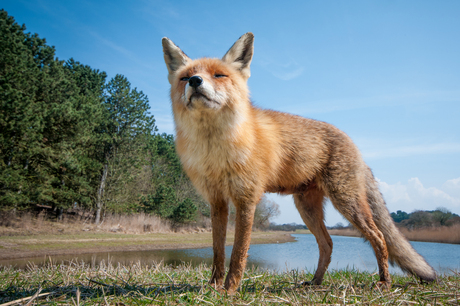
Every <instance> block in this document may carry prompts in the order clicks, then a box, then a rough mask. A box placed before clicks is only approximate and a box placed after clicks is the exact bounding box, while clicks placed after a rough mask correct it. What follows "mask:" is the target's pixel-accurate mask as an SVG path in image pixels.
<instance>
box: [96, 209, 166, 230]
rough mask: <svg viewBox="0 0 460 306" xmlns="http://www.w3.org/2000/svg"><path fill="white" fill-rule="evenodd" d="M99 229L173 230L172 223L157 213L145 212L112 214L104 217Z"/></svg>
mask: <svg viewBox="0 0 460 306" xmlns="http://www.w3.org/2000/svg"><path fill="white" fill-rule="evenodd" d="M96 228H97V229H100V230H103V231H110V232H123V233H129V234H141V233H167V232H171V231H172V226H171V223H170V222H169V221H168V220H164V219H161V218H160V217H157V216H155V215H147V214H144V213H139V214H132V215H120V214H110V215H106V216H105V217H104V220H103V221H102V222H101V224H100V225H98V226H96Z"/></svg>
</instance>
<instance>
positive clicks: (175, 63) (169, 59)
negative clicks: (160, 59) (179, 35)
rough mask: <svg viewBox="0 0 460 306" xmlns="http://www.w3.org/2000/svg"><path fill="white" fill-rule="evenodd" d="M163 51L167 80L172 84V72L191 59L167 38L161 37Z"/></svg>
mask: <svg viewBox="0 0 460 306" xmlns="http://www.w3.org/2000/svg"><path fill="white" fill-rule="evenodd" d="M161 43H162V44H163V53H164V57H165V63H166V67H168V72H169V75H168V80H169V83H170V84H172V81H173V77H174V73H175V72H176V71H177V70H178V69H179V68H180V67H182V66H184V65H186V64H187V63H188V62H189V61H191V59H190V58H189V57H188V56H187V55H186V54H185V53H184V52H183V51H182V50H181V49H180V48H179V47H178V46H176V45H175V44H174V43H173V42H172V41H171V40H170V39H169V38H167V37H163V39H162V40H161Z"/></svg>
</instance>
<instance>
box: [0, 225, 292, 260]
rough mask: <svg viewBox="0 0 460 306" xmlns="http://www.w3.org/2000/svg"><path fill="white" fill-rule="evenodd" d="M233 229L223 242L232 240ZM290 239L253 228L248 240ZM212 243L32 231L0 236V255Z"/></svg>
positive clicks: (196, 236) (198, 238)
mask: <svg viewBox="0 0 460 306" xmlns="http://www.w3.org/2000/svg"><path fill="white" fill-rule="evenodd" d="M233 236H234V233H233V232H229V233H228V238H227V244H228V245H230V244H233ZM288 241H294V238H293V237H292V236H291V235H290V234H289V233H285V232H259V231H257V232H253V233H252V239H251V243H252V244H258V243H277V242H279V243H282V242H288ZM210 246H212V236H211V233H210V232H194V233H174V232H170V233H149V234H124V233H106V232H80V233H75V234H51V235H47V234H34V235H25V236H18V235H15V236H0V259H11V258H25V257H34V256H43V255H66V254H84V253H97V252H110V251H140V250H158V249H185V248H200V247H210Z"/></svg>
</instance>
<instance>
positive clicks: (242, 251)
mask: <svg viewBox="0 0 460 306" xmlns="http://www.w3.org/2000/svg"><path fill="white" fill-rule="evenodd" d="M163 50H164V55H165V62H166V65H167V68H168V71H169V77H168V79H169V81H170V83H171V101H172V108H173V114H174V121H175V124H176V145H177V152H178V154H179V156H180V158H181V162H182V164H183V167H184V169H185V171H186V173H187V175H188V176H189V177H190V179H191V181H192V182H193V184H194V185H195V187H196V188H197V189H198V191H199V192H200V193H201V194H202V195H203V197H204V198H205V199H206V200H207V201H209V203H210V204H211V213H212V227H213V250H214V263H213V274H212V278H211V281H210V283H211V284H213V285H214V286H216V287H217V288H220V287H221V286H222V285H223V286H224V288H225V289H226V290H227V291H228V292H230V293H231V292H234V291H235V290H236V289H237V288H238V285H239V282H240V280H241V278H242V275H243V271H244V268H245V264H246V257H247V256H246V254H247V251H248V249H249V242H250V236H251V228H252V223H253V219H254V211H255V207H256V205H257V203H258V202H259V200H260V198H261V197H262V195H263V194H264V193H265V192H278V193H283V194H294V200H295V203H296V207H297V208H298V210H299V212H300V214H301V216H302V218H303V220H304V221H305V223H306V224H307V226H308V228H309V229H310V230H311V231H312V233H313V234H314V235H315V237H316V239H317V241H318V245H319V248H320V259H319V263H318V269H317V271H316V273H315V277H314V279H313V284H320V283H321V281H322V279H323V276H324V273H325V271H326V270H327V266H328V265H329V262H330V256H331V253H332V240H331V238H330V236H329V234H328V233H327V230H326V227H325V226H324V221H323V199H324V197H329V198H330V199H331V201H332V203H333V204H334V206H335V207H336V208H337V209H338V210H339V211H340V212H341V213H342V214H343V215H344V216H345V217H346V218H347V219H348V220H349V221H350V222H351V223H352V224H353V225H354V226H355V227H357V228H358V229H359V230H360V231H361V232H362V233H363V235H364V237H365V238H366V239H367V240H369V242H370V243H371V245H372V247H373V248H374V251H375V254H376V257H377V261H378V266H379V271H380V281H381V282H382V284H385V285H388V284H390V275H389V273H388V257H389V256H390V257H391V256H392V254H393V253H394V252H393V253H391V254H389V253H388V248H387V243H386V241H387V240H388V241H391V243H392V244H393V245H394V244H397V245H399V246H400V247H401V248H405V249H406V250H409V249H411V250H412V251H413V249H412V248H411V247H410V245H409V244H408V243H407V241H405V240H404V239H403V238H401V235H400V233H399V231H398V230H397V229H396V228H395V227H394V224H393V223H392V221H391V217H390V216H389V214H388V211H387V210H386V208H385V203H384V202H383V199H382V197H381V195H380V193H379V191H378V188H377V187H376V182H375V180H374V178H373V176H372V173H371V172H370V170H369V168H368V167H367V166H366V165H365V163H364V161H363V160H362V158H361V155H360V153H359V151H358V149H357V148H356V146H355V145H354V144H353V142H352V141H351V139H350V138H349V137H348V136H347V135H346V134H345V133H343V132H342V131H340V130H338V129H337V128H335V127H334V126H332V125H330V124H327V123H324V122H319V121H315V120H312V119H306V118H302V117H299V116H295V115H290V114H286V113H280V112H276V111H271V110H263V109H259V108H257V107H255V106H254V105H252V103H251V101H250V99H249V90H248V87H247V78H248V77H249V75H250V71H249V66H250V63H251V59H252V53H253V35H252V34H251V33H247V34H245V35H243V36H242V37H241V38H240V39H239V40H238V41H237V42H236V43H235V44H234V45H233V46H232V48H230V50H229V51H228V52H227V54H226V55H225V56H224V57H223V59H222V60H220V59H210V58H202V59H198V60H191V59H189V58H188V57H187V56H186V55H185V53H183V52H182V51H181V50H180V49H179V48H178V47H177V46H176V45H174V44H173V43H172V42H171V41H170V40H169V39H167V38H164V39H163ZM195 82H198V83H199V85H197V83H195ZM229 201H232V202H233V203H234V205H235V207H236V226H235V243H234V246H233V252H232V256H231V261H230V269H229V273H228V275H227V278H226V280H225V284H224V282H223V278H224V274H225V273H224V271H225V267H224V259H225V254H224V246H225V235H226V227H227V218H228V203H229ZM377 212H378V213H377ZM390 250H391V248H390ZM409 253H410V252H409ZM413 253H415V251H413ZM411 254H412V253H411ZM415 254H416V255H418V254H417V253H415ZM416 255H413V254H412V255H411V256H412V257H411V258H412V259H414V258H415V259H414V262H415V265H412V266H411V265H410V264H408V263H407V262H408V261H410V260H408V261H404V260H399V259H398V258H402V255H398V256H399V257H398V256H393V257H391V259H392V260H394V261H396V262H397V263H399V264H400V265H401V266H402V267H403V269H405V270H407V271H409V272H411V273H414V274H416V275H419V276H420V277H421V278H423V279H426V280H431V279H433V278H434V271H433V270H432V268H431V267H430V266H429V265H427V264H426V262H424V260H423V258H421V257H420V255H418V256H419V257H417V256H416ZM396 257H398V258H396ZM401 263H402V264H401Z"/></svg>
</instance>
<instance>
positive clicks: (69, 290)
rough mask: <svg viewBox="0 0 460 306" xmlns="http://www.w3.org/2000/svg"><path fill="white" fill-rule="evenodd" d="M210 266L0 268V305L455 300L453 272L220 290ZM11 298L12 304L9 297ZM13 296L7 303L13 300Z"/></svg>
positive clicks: (274, 281) (257, 275)
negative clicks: (386, 283) (384, 282)
mask: <svg viewBox="0 0 460 306" xmlns="http://www.w3.org/2000/svg"><path fill="white" fill-rule="evenodd" d="M210 274H211V269H210V267H208V266H205V265H202V266H199V267H195V268H193V267H191V266H190V265H187V264H184V265H181V266H179V267H177V268H172V267H170V266H164V265H163V264H161V263H160V264H152V265H151V266H141V265H139V264H134V265H132V266H126V267H125V266H120V265H119V266H112V265H110V264H104V262H102V263H101V264H100V265H98V266H96V267H91V266H89V265H84V264H81V263H76V262H70V263H68V264H66V265H54V264H52V263H49V264H48V265H47V266H45V267H42V268H38V267H36V266H30V267H29V268H28V269H26V270H25V271H22V270H21V271H17V270H13V269H10V268H3V269H1V270H0V303H1V304H2V305H13V304H17V303H21V304H26V303H28V302H31V301H32V300H33V301H32V302H33V303H35V304H37V305H56V304H67V305H96V304H98V305H118V306H121V305H151V304H154V305H184V304H185V305H249V304H251V305H261V304H263V305H279V304H286V305H305V304H310V305H312V304H357V303H363V304H398V305H401V304H402V305H413V304H415V305H418V304H431V305H435V304H446V305H458V304H459V302H460V275H459V274H458V273H457V274H454V275H450V276H441V277H440V278H439V280H438V281H437V282H434V283H431V284H423V285H422V284H420V283H418V282H417V280H416V279H414V278H412V277H403V276H398V275H394V276H393V285H392V287H391V288H390V289H389V290H383V291H381V290H380V289H377V288H375V286H374V284H375V282H376V281H377V280H378V276H377V275H375V274H369V273H360V272H357V271H338V272H332V273H327V275H326V277H325V279H324V282H323V284H322V286H314V287H304V286H302V285H301V283H302V282H303V281H305V280H310V279H311V278H312V275H311V274H310V273H306V272H304V271H286V272H285V273H272V272H266V271H261V270H258V269H257V268H252V269H248V270H247V271H246V272H245V275H244V279H243V281H242V284H241V286H240V289H239V291H238V292H237V293H236V294H235V295H233V296H227V295H226V294H220V293H218V292H216V291H215V290H214V289H212V288H211V287H209V286H208V285H207V281H208V279H209V278H210ZM14 301H16V302H14ZM13 302H14V303H13Z"/></svg>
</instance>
